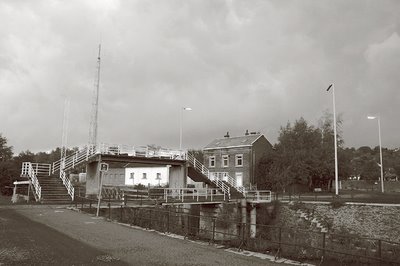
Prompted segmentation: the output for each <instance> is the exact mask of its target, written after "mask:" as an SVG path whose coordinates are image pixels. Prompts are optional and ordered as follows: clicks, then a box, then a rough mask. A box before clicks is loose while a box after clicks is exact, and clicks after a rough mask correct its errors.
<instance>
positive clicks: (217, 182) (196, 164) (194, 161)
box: [187, 153, 231, 198]
mask: <svg viewBox="0 0 400 266" xmlns="http://www.w3.org/2000/svg"><path fill="white" fill-rule="evenodd" d="M187 160H188V162H189V163H190V164H191V165H192V166H193V167H194V168H195V169H196V170H197V171H199V172H200V173H202V174H203V175H205V176H206V177H207V178H208V179H209V180H211V181H212V182H213V183H214V184H215V185H216V186H217V187H219V188H220V189H221V190H222V191H223V192H224V194H226V195H228V197H229V198H230V197H231V193H230V187H229V186H228V185H226V184H225V183H224V182H223V181H222V180H221V179H219V178H214V176H213V175H212V173H210V171H209V170H208V169H207V167H205V166H204V165H203V164H202V163H201V162H200V161H199V160H197V159H196V158H195V157H194V156H193V154H190V153H188V154H187Z"/></svg>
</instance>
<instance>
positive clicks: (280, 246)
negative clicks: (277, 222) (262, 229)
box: [279, 227, 282, 250]
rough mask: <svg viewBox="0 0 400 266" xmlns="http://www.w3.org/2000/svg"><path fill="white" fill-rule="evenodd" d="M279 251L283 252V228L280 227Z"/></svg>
mask: <svg viewBox="0 0 400 266" xmlns="http://www.w3.org/2000/svg"><path fill="white" fill-rule="evenodd" d="M279 250H282V227H279Z"/></svg>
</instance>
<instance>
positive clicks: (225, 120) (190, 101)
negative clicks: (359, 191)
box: [0, 0, 400, 153]
mask: <svg viewBox="0 0 400 266" xmlns="http://www.w3.org/2000/svg"><path fill="white" fill-rule="evenodd" d="M399 11H400V1H395V0H393V1H384V0H381V1H354V0H353V1H348V0H343V1H278V0H276V1H256V0H255V1H248V0H243V1H218V0H209V1H207V0H205V1H204V0H201V1H200V0H199V1H187V0H181V1H161V0H160V1H144V0H142V1H122V0H121V1H117V0H101V1H100V0H92V1H89V0H87V1H83V0H79V1H78V0H76V1H56V0H54V1H51V0H47V1H22V0H1V1H0V36H1V37H0V99H1V105H0V121H1V124H0V132H1V133H2V134H3V135H4V136H5V137H7V138H8V140H9V144H10V145H13V146H14V152H16V153H18V152H20V151H22V150H28V149H29V150H31V151H34V152H37V151H45V150H50V149H54V148H55V147H57V146H60V145H61V138H62V121H63V109H64V100H65V98H66V97H69V98H70V112H69V131H68V146H77V145H82V144H85V143H86V142H87V141H88V132H89V123H90V111H91V102H92V93H93V88H94V80H95V72H96V58H97V49H98V44H99V43H100V42H101V43H102V56H101V57H102V63H101V85H100V105H99V140H100V141H102V142H107V143H124V144H133V145H143V144H156V145H161V146H164V147H169V148H177V147H178V146H179V121H180V120H179V118H180V115H179V113H180V108H181V107H182V106H190V107H192V108H193V111H192V112H184V116H183V132H184V133H183V138H184V141H183V144H184V147H186V148H189V147H192V148H202V147H204V146H205V145H206V144H208V143H209V142H210V141H211V140H213V139H214V138H216V137H222V136H223V135H224V134H225V133H226V131H229V132H230V134H231V136H235V135H242V134H243V133H244V132H245V130H246V129H249V130H250V131H261V132H262V133H264V134H265V135H266V137H267V138H268V139H269V140H270V141H271V142H272V143H274V142H276V138H277V136H278V133H279V128H280V126H282V125H285V124H286V123H287V122H288V121H291V122H293V121H294V120H296V119H298V118H300V117H304V118H305V119H306V120H307V121H309V122H310V123H313V124H316V123H317V120H318V119H319V118H320V117H321V116H322V114H323V112H324V110H327V109H328V110H330V111H332V95H331V94H330V93H329V92H326V91H325V89H326V87H327V86H328V85H329V84H330V83H332V82H334V83H335V88H336V89H335V92H336V109H337V112H338V113H341V114H342V118H343V123H344V124H343V136H344V140H345V145H346V146H348V147H352V146H354V147H359V146H364V145H368V146H376V145H378V127H377V123H376V121H371V120H367V119H366V116H367V115H369V114H378V113H379V114H380V116H381V125H382V140H383V146H385V147H391V148H394V147H399V146H400V145H399V132H400V123H399V120H400V119H399V116H398V115H399V113H400V112H399V103H400V90H399V84H400V75H399V70H400V12H399Z"/></svg>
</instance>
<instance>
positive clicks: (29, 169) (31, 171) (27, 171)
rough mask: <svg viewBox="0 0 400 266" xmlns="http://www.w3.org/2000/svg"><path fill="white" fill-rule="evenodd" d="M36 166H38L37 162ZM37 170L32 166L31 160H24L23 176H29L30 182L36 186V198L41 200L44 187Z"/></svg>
mask: <svg viewBox="0 0 400 266" xmlns="http://www.w3.org/2000/svg"><path fill="white" fill-rule="evenodd" d="M36 166H38V165H37V164H36ZM36 171H39V167H37V168H36ZM36 174H37V172H35V168H34V167H33V166H32V163H30V162H23V163H22V171H21V176H25V177H28V178H29V180H30V182H31V183H32V185H33V188H34V191H35V193H34V195H35V200H36V201H40V199H41V197H42V188H41V186H40V184H39V180H38V179H37V175H36Z"/></svg>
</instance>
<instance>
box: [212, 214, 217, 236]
mask: <svg viewBox="0 0 400 266" xmlns="http://www.w3.org/2000/svg"><path fill="white" fill-rule="evenodd" d="M215 220H216V218H215V217H214V218H213V223H212V241H213V242H214V241H215Z"/></svg>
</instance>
